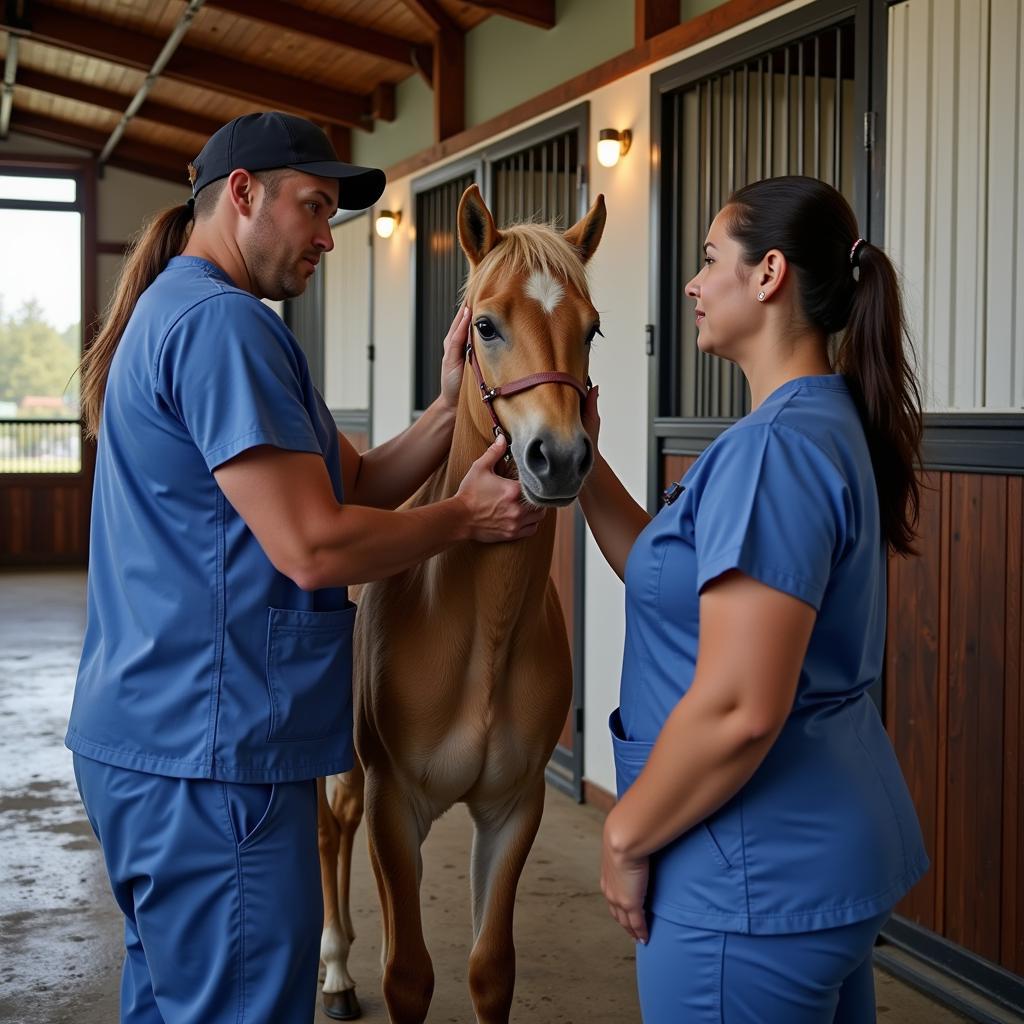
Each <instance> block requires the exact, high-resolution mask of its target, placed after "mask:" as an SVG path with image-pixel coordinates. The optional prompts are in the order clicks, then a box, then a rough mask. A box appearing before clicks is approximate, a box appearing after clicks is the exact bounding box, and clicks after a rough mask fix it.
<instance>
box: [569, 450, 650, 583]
mask: <svg viewBox="0 0 1024 1024" xmlns="http://www.w3.org/2000/svg"><path fill="white" fill-rule="evenodd" d="M580 506H581V508H582V509H583V515H584V516H586V519H587V525H588V526H589V527H590V532H591V533H593V535H594V540H596V541H597V546H598V547H599V548H600V549H601V554H603V555H604V557H605V560H606V561H607V562H608V564H609V565H610V566H611V567H612V570H613V571H614V572H615V574H616V575H617V576H618V577H619V579H623V578H624V576H625V572H626V559H627V558H628V557H629V552H630V551H631V550H632V548H633V544H634V543H635V542H636V539H637V537H638V536H639V535H640V531H641V530H643V528H644V527H645V526H646V525H647V524H648V523H649V522H650V521H651V517H650V516H649V515H648V514H647V512H646V511H644V509H642V508H641V507H640V506H639V505H638V504H637V503H636V502H635V501H634V500H633V497H632V495H630V493H629V491H627V490H626V488H625V487H624V486H623V485H622V481H621V480H620V479H619V478H618V477H617V476H616V475H615V473H614V472H613V470H612V468H611V466H609V465H608V463H607V462H605V460H604V458H603V457H602V456H601V455H598V456H597V459H596V460H595V462H594V468H593V470H592V471H591V473H590V476H588V477H587V482H586V484H584V486H583V490H582V491H581V492H580Z"/></svg>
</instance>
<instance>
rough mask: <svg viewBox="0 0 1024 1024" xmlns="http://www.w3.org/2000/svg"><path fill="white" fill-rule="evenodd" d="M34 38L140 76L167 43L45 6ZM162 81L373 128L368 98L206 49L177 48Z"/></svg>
mask: <svg viewBox="0 0 1024 1024" xmlns="http://www.w3.org/2000/svg"><path fill="white" fill-rule="evenodd" d="M6 18H7V15H6V14H5V13H3V10H2V9H0V24H9V23H8V22H7V21H6ZM12 27H13V26H12ZM31 37H32V38H35V39H38V40H39V41H41V42H46V43H49V44H50V45H54V46H59V47H63V48H64V49H69V50H73V51H75V52H77V53H85V54H88V55H89V56H93V57H99V58H100V59H102V60H108V61H114V62H115V63H120V64H125V65H127V66H128V67H133V68H137V69H139V70H141V71H148V69H149V68H150V67H151V66H152V64H153V62H154V61H155V60H156V58H157V56H158V55H159V53H160V50H161V49H162V48H163V40H161V39H158V38H155V37H153V36H151V35H147V34H146V33H143V32H137V31H135V30H134V29H125V28H120V27H114V26H112V25H110V24H108V23H106V22H104V21H101V20H99V19H97V18H88V17H83V16H82V15H78V14H72V13H70V12H68V11H65V10H62V9H61V8H57V7H51V6H48V5H47V4H42V3H35V4H33V7H32V31H31ZM164 76H165V77H167V78H174V79H177V80H180V81H185V82H188V83H190V84H193V85H199V86H201V87H203V88H207V89H213V90H215V91H217V92H223V93H227V94H229V95H232V96H237V97H239V98H240V99H245V100H248V101H250V102H256V103H261V104H266V105H268V106H270V107H275V108H279V109H282V110H288V111H290V112H292V113H296V114H301V115H302V116H304V117H308V118H311V119H314V120H318V121H328V122H330V123H332V124H343V125H350V126H354V127H359V128H363V129H370V128H372V125H373V121H372V118H371V117H370V111H369V105H370V104H369V98H368V97H365V96H357V95H355V94H353V93H345V92H341V91H339V90H336V89H330V88H327V87H325V86H323V85H319V84H318V83H316V82H309V81H304V80H303V79H300V78H292V77H291V76H290V75H284V74H279V73H278V72H274V71H266V70H265V69H263V68H261V67H259V66H257V65H254V64H247V63H244V62H242V61H237V60H233V59H231V58H229V57H225V56H221V55H220V54H217V53H213V52H211V51H208V50H200V49H197V48H195V47H187V46H181V47H179V48H178V50H177V52H176V53H175V55H174V57H173V58H172V60H171V62H170V63H169V64H168V66H167V68H166V69H165V70H164Z"/></svg>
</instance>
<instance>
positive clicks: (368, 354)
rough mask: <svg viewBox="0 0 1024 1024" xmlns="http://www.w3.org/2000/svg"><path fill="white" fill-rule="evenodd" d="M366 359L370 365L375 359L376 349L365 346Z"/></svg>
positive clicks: (371, 346)
mask: <svg viewBox="0 0 1024 1024" xmlns="http://www.w3.org/2000/svg"><path fill="white" fill-rule="evenodd" d="M366 358H367V359H369V360H370V362H371V363H372V362H373V361H374V360H375V359H376V358H377V348H376V346H375V345H367V346H366Z"/></svg>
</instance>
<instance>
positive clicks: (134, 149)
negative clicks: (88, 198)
mask: <svg viewBox="0 0 1024 1024" xmlns="http://www.w3.org/2000/svg"><path fill="white" fill-rule="evenodd" d="M13 129H14V131H17V132H23V133H24V134H26V135H34V136H36V137H37V138H41V139H49V140H50V141H51V142H61V143H64V144H65V145H69V146H77V147H78V148H80V149H87V150H89V151H91V152H93V153H94V154H95V153H98V152H99V151H100V150H101V149H102V148H103V146H104V145H105V143H106V141H107V136H106V134H105V133H104V132H97V131H93V130H92V129H91V128H83V127H82V126H81V125H77V124H72V123H71V122H69V121H61V120H58V119H57V118H54V117H45V116H44V115H42V114H31V113H26V112H24V111H22V110H21V109H20V108H19V109H17V110H16V111H15V114H14V117H13ZM190 159H191V158H190V157H188V156H186V155H184V154H183V153H179V152H177V151H176V150H169V149H163V148H161V147H158V146H152V145H149V144H147V143H140V142H135V141H133V140H129V139H125V140H123V141H122V143H121V145H120V146H119V147H118V150H117V152H116V153H115V154H114V155H113V157H111V159H110V163H111V164H112V165H114V166H118V167H124V168H126V169H127V170H131V171H137V172H138V173H140V174H148V175H150V176H151V177H156V178H163V179H165V180H167V181H174V182H177V183H178V184H179V185H182V186H185V185H186V183H187V181H188V177H187V173H186V168H187V166H188V161H189V160H190Z"/></svg>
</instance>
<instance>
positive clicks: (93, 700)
mask: <svg viewBox="0 0 1024 1024" xmlns="http://www.w3.org/2000/svg"><path fill="white" fill-rule="evenodd" d="M190 172H191V175H192V181H193V198H192V199H190V200H189V202H188V203H187V204H182V205H181V206H180V207H176V208H173V209H170V210H167V211H165V212H164V213H162V214H161V215H159V216H158V217H157V218H156V219H155V221H154V222H153V223H152V224H151V225H150V227H149V228H148V230H147V233H146V234H145V235H144V236H143V237H142V239H141V240H140V241H139V243H138V244H137V245H136V246H135V248H134V250H133V252H132V254H131V255H130V256H129V257H128V260H127V262H126V265H125V269H124V271H123V273H122V276H121V280H120V281H119V284H118V288H117V292H116V294H115V296H114V299H113V302H112V303H111V306H110V310H109V312H108V316H107V319H106V322H105V324H104V325H103V328H102V330H101V332H100V334H99V336H98V338H97V340H96V342H95V343H94V344H93V345H92V346H91V347H90V348H89V350H88V351H87V353H86V356H85V359H84V363H83V379H82V395H83V411H84V413H85V417H86V420H87V423H88V425H89V427H90V429H91V431H92V432H93V433H94V434H96V433H98V437H99V444H98V449H97V458H96V479H95V487H94V494H93V510H92V530H91V536H90V552H89V583H88V623H87V628H86V635H85V645H84V649H83V652H82V660H81V664H80V667H79V672H78V680H77V683H76V687H75V699H74V706H73V708H72V712H71V722H70V725H69V728H68V733H67V745H68V746H69V747H70V748H71V749H72V750H73V751H74V763H75V774H76V777H77V779H78V785H79V790H80V792H81V795H82V799H83V802H84V804H85V808H86V812H87V813H88V815H89V820H90V822H91V824H92V826H93V829H94V830H95V832H96V835H97V837H98V838H99V841H100V845H101V847H102V850H103V856H104V859H105V862H106V867H107V872H108V875H109V877H110V883H111V887H112V889H113V893H114V897H115V899H116V901H117V904H118V906H119V907H120V909H121V911H122V913H123V915H124V927H125V946H126V953H125V961H124V969H123V973H122V983H121V1020H122V1021H123V1022H130V1024H309V1022H310V1021H311V1020H312V1018H313V1014H314V1006H315V998H316V979H317V966H318V960H319V939H320V930H321V926H322V923H323V904H322V897H321V890H320V869H319V863H318V857H317V822H316V815H317V802H316V783H315V779H316V778H317V777H318V776H323V775H329V774H332V773H335V772H343V771H347V770H348V769H349V768H351V766H352V691H351V676H352V654H351V637H352V627H353V622H354V618H355V608H354V606H353V605H352V603H351V602H350V601H349V600H348V591H347V589H346V588H347V586H348V585H349V584H352V583H359V582H365V581H366V580H369V579H376V578H380V577H383V576H388V575H390V574H392V573H394V572H397V571H399V570H401V569H404V568H407V567H408V566H410V565H413V564H415V563H417V562H419V561H421V560H422V559H424V558H426V557H428V556H430V555H433V554H435V553H436V552H438V551H440V550H442V549H443V548H445V547H447V546H449V545H451V544H453V543H455V542H456V541H459V540H462V539H468V538H472V539H475V540H479V541H504V540H514V539H516V538H518V537H521V536H526V535H529V534H531V533H533V532H535V530H536V528H537V523H538V521H539V519H540V517H541V515H542V513H541V512H540V511H539V510H536V509H531V508H529V507H527V506H524V505H523V504H522V502H521V501H520V497H519V495H520V490H519V485H518V483H516V482H514V481H511V480H505V479H503V478H500V477H498V476H496V475H495V474H494V473H492V472H491V470H492V468H493V466H494V464H496V463H497V461H498V460H500V459H501V457H502V455H503V450H502V448H503V446H502V444H501V443H496V444H495V446H493V447H492V449H491V450H490V451H489V452H488V453H487V454H485V455H484V456H483V457H482V458H481V459H480V460H478V462H477V463H476V464H475V465H474V466H473V467H472V468H471V469H470V471H469V473H468V474H467V475H466V478H465V480H464V481H463V484H462V487H461V488H460V491H459V493H458V495H457V496H456V497H454V498H452V499H450V500H448V501H443V502H438V503H437V504H435V505H432V506H429V507H424V508H418V509H413V510H406V511H400V512H396V511H391V510H393V509H394V508H395V507H396V506H397V505H399V504H400V503H401V502H402V501H404V500H405V498H406V497H407V496H408V495H410V494H411V493H412V492H414V491H415V490H416V489H417V488H418V487H419V485H420V484H421V483H422V482H423V481H424V480H425V479H426V478H427V476H429V474H430V473H431V472H432V471H433V469H434V468H435V466H436V465H437V464H438V463H439V462H440V461H441V459H442V458H443V457H444V456H445V455H446V454H447V452H448V449H449V447H450V442H451V435H452V427H453V424H454V418H455V407H456V404H457V398H458V389H459V383H460V381H461V378H462V352H463V350H464V347H465V340H466V332H467V328H468V323H469V317H468V313H467V311H465V310H464V311H462V313H461V314H460V315H459V317H457V318H456V321H455V323H453V325H452V329H451V331H450V332H449V335H448V337H447V338H446V339H445V355H444V360H443V364H442V393H441V396H440V397H439V398H438V399H437V401H436V402H435V403H434V404H433V405H432V406H431V407H430V408H429V409H427V410H426V411H425V412H424V414H423V416H422V417H421V418H420V419H419V420H418V421H417V423H416V424H415V425H414V426H412V427H411V428H410V429H409V430H408V431H406V433H405V434H403V435H402V436H401V437H400V438H397V439H396V440H394V441H392V442H389V443H388V444H385V445H382V446H381V447H380V448H378V449H375V450H374V451H372V452H368V453H366V454H365V455H363V456H359V455H357V454H356V452H355V451H354V450H353V448H352V447H351V445H350V444H349V443H348V442H347V441H346V440H345V438H344V437H342V436H341V435H340V434H339V433H338V430H337V428H336V427H335V424H334V420H333V418H332V416H331V414H330V412H329V410H328V408H327V406H326V405H325V404H324V401H323V398H322V397H321V396H320V395H319V394H318V392H317V391H316V389H315V388H314V386H313V383H312V381H311V379H310V373H309V367H308V366H307V364H306V359H305V356H304V355H303V353H302V350H301V349H300V348H299V345H298V343H297V342H296V340H295V338H294V337H293V335H292V334H291V332H290V331H289V330H288V329H287V327H285V325H284V324H283V323H282V321H281V319H280V318H279V317H278V316H277V315H276V314H275V313H274V312H273V311H272V310H271V309H270V308H269V307H268V306H266V305H264V304H263V303H262V302H261V301H260V299H261V298H262V297H269V298H273V299H283V298H287V297H294V296H297V295H300V294H302V292H303V291H304V289H305V287H306V284H307V282H308V280H309V278H310V276H311V275H312V274H313V272H314V270H315V268H316V265H317V262H318V261H319V259H320V258H321V256H322V255H323V254H324V253H325V252H329V251H330V250H331V248H332V247H333V242H332V238H331V228H330V223H329V218H330V217H331V216H332V215H333V213H334V212H335V210H336V209H338V208H339V207H341V208H343V209H363V208H365V207H367V206H370V205H372V204H373V203H374V202H376V200H377V199H378V198H379V197H380V194H381V192H382V190H383V188H384V175H383V173H382V172H381V171H379V170H375V169H370V168H362V167H353V166H350V165H348V164H344V163H342V162H340V161H339V160H338V159H337V156H336V155H335V153H334V150H333V148H332V146H331V144H330V142H329V141H328V139H327V136H326V135H325V134H324V132H323V131H322V130H321V129H319V128H318V127H317V126H316V125H313V124H311V123H310V122H308V121H306V120H304V119H303V118H299V117H294V116H292V115H288V114H278V113H270V114H249V115H246V116H245V117H241V118H238V119H236V120H235V121H232V122H231V123H230V124H228V125H225V126H224V127H223V128H221V129H220V130H219V131H217V132H216V133H215V134H214V135H213V136H212V137H211V139H210V140H209V141H208V142H207V144H206V146H204V148H203V150H202V152H201V153H200V154H199V156H198V157H197V158H196V160H195V162H194V164H193V165H192V166H191V167H190Z"/></svg>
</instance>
